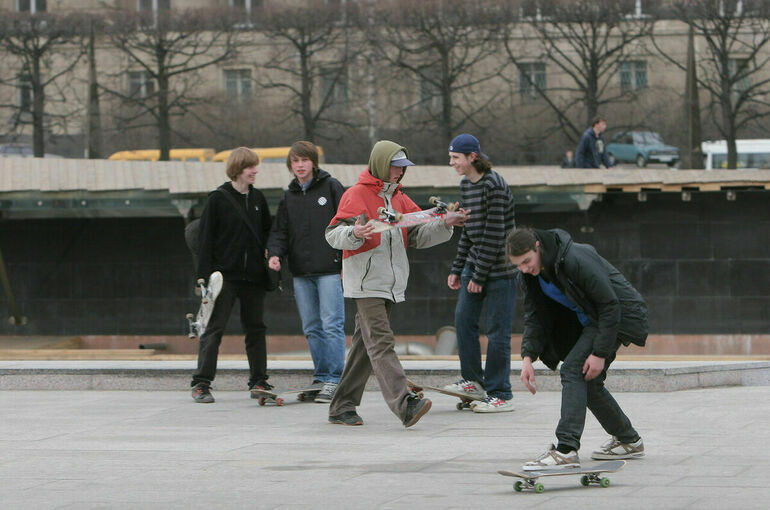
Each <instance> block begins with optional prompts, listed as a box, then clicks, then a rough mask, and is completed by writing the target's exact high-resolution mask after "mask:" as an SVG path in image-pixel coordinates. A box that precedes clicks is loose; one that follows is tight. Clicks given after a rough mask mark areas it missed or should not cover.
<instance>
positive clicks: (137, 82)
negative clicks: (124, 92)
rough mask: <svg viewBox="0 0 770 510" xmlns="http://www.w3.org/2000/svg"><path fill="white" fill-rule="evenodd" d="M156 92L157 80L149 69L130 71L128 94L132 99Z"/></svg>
mask: <svg viewBox="0 0 770 510" xmlns="http://www.w3.org/2000/svg"><path fill="white" fill-rule="evenodd" d="M154 93H155V81H154V80H153V79H152V78H150V74H149V73H148V72H147V71H129V72H128V95H129V96H131V98H132V99H140V98H146V97H149V96H151V95H153V94H154Z"/></svg>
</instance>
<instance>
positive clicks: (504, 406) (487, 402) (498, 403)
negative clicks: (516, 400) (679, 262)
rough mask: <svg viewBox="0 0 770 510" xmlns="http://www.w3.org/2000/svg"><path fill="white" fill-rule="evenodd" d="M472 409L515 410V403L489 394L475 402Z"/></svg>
mask: <svg viewBox="0 0 770 510" xmlns="http://www.w3.org/2000/svg"><path fill="white" fill-rule="evenodd" d="M471 411H473V412H474V413H507V412H511V411H513V403H512V402H511V401H510V400H503V399H501V398H497V397H490V396H487V398H485V399H484V400H479V401H477V402H473V403H472V404H471Z"/></svg>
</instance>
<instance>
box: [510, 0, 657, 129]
mask: <svg viewBox="0 0 770 510" xmlns="http://www.w3.org/2000/svg"><path fill="white" fill-rule="evenodd" d="M505 19H506V20H507V21H508V23H507V24H506V25H505V26H506V30H505V31H504V32H503V43H504V48H505V54H506V56H507V58H508V61H509V62H510V63H511V64H513V65H514V66H515V68H516V70H517V71H518V74H519V77H518V79H519V80H526V81H527V84H526V85H527V87H530V88H531V89H532V90H533V91H534V92H535V93H536V94H537V95H538V96H540V97H541V98H542V99H543V100H544V101H545V103H546V104H547V105H548V107H549V108H551V109H552V110H553V112H554V113H555V114H556V117H557V119H558V122H559V128H560V129H561V130H562V131H563V132H564V133H565V135H566V136H567V137H568V138H569V139H570V140H572V141H576V140H577V139H578V138H579V137H580V135H581V134H582V132H583V130H584V126H586V125H589V124H590V120H591V119H592V118H593V117H595V116H596V115H597V113H598V112H599V111H600V110H601V109H602V108H605V107H606V106H607V105H609V104H611V103H616V102H619V101H628V100H632V99H633V98H634V97H635V92H634V88H635V87H634V85H635V84H631V86H630V87H623V86H619V85H620V83H619V80H618V73H619V70H620V67H621V66H622V65H624V64H626V63H627V62H629V61H630V60H631V59H632V56H635V55H638V51H639V49H640V48H639V47H640V43H641V42H642V41H643V40H645V39H646V38H648V37H649V35H650V34H651V31H652V27H653V23H654V17H653V16H651V15H649V13H637V12H636V2H634V1H633V0H620V1H618V0H569V1H565V0H522V1H520V2H519V3H518V4H513V3H512V4H510V6H509V9H508V11H507V12H506V14H505ZM515 20H518V21H519V23H514V22H513V21H515ZM532 44H534V45H535V48H534V49H532V47H531V45H532ZM533 62H542V63H550V64H552V65H553V66H555V68H556V69H557V70H558V71H559V72H560V74H562V75H563V76H564V80H563V82H561V83H557V84H553V85H552V84H548V85H547V86H545V85H544V84H543V83H542V82H538V80H536V79H533V77H532V74H533V73H532V71H531V68H530V66H531V64H532V63H533ZM573 112H574V113H577V112H580V113H582V114H583V119H582V120H581V122H583V124H582V125H580V124H576V121H575V116H574V113H573Z"/></svg>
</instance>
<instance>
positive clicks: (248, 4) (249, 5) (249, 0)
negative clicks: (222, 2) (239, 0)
mask: <svg viewBox="0 0 770 510" xmlns="http://www.w3.org/2000/svg"><path fill="white" fill-rule="evenodd" d="M263 2H264V0H243V8H244V9H246V13H247V14H249V15H251V11H252V9H253V8H254V7H261V6H262V4H263ZM227 4H228V5H229V6H230V8H231V9H234V8H235V7H236V6H235V0H228V1H227Z"/></svg>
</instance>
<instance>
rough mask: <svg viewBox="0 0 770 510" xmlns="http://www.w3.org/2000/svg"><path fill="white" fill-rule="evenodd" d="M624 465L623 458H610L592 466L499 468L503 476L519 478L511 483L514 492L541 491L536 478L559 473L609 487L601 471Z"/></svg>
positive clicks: (609, 471) (590, 483)
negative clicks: (512, 469) (529, 469)
mask: <svg viewBox="0 0 770 510" xmlns="http://www.w3.org/2000/svg"><path fill="white" fill-rule="evenodd" d="M625 465H626V461H625V460H610V461H607V462H602V463H601V464H595V465H593V466H583V467H579V468H561V469H551V470H547V471H523V470H522V471H521V472H520V473H517V472H515V471H505V470H502V469H501V470H500V471H498V473H500V474H501V475H503V476H513V477H515V478H521V481H517V482H515V483H514V484H513V489H514V490H515V491H516V492H521V491H523V490H534V491H535V492H543V491H544V490H545V487H544V486H543V484H542V483H540V482H538V481H537V480H538V478H540V477H543V476H561V475H582V476H581V477H580V484H581V485H584V486H586V487H588V486H589V485H601V486H602V487H609V485H610V479H609V478H607V477H604V476H599V475H600V474H602V473H615V472H616V471H620V470H621V469H623V467H624V466H625Z"/></svg>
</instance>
